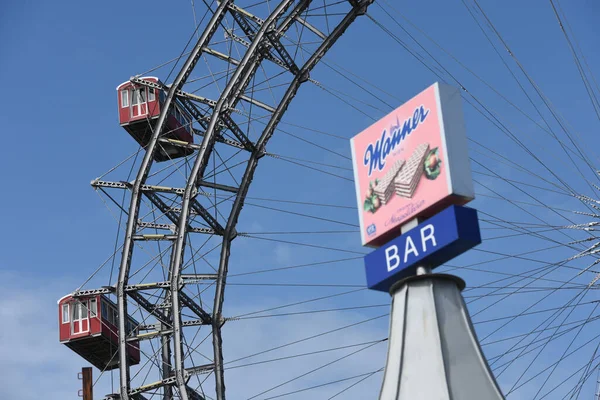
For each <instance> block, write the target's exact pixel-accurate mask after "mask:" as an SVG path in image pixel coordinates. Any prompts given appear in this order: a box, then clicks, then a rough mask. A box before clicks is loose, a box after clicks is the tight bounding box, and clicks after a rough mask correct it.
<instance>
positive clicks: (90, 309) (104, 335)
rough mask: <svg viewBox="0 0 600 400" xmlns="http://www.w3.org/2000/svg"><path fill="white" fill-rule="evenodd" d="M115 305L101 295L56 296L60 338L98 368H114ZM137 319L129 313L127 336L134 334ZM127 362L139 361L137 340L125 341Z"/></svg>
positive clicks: (116, 330) (116, 319)
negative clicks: (57, 298)
mask: <svg viewBox="0 0 600 400" xmlns="http://www.w3.org/2000/svg"><path fill="white" fill-rule="evenodd" d="M117 321H118V312H117V305H116V304H115V303H114V302H113V301H111V300H110V299H109V298H108V297H107V296H104V295H92V296H87V297H77V298H74V297H73V296H71V295H66V296H64V297H63V298H61V299H60V300H58V324H59V338H60V342H61V343H63V344H64V345H66V346H67V347H68V348H70V349H71V350H73V351H74V352H75V353H77V354H79V355H80V356H81V357H83V358H84V359H85V360H86V361H88V362H89V363H90V364H92V365H93V366H95V367H96V368H98V369H99V370H101V371H104V370H110V369H114V368H118V366H119V357H118V355H117V349H118V343H119V337H118V326H117V325H118V323H117ZM138 325H139V324H138V323H137V322H136V321H135V320H134V319H133V318H131V317H129V318H128V319H127V323H126V327H127V332H128V335H129V336H137V334H138ZM127 357H128V358H129V364H130V365H135V364H139V363H140V347H139V340H133V341H130V342H129V343H128V344H127Z"/></svg>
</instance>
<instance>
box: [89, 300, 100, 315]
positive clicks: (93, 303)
mask: <svg viewBox="0 0 600 400" xmlns="http://www.w3.org/2000/svg"><path fill="white" fill-rule="evenodd" d="M89 307H90V317H92V318H96V317H97V316H98V300H97V299H96V298H93V299H90V306H89Z"/></svg>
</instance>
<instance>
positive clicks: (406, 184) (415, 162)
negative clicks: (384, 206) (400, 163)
mask: <svg viewBox="0 0 600 400" xmlns="http://www.w3.org/2000/svg"><path fill="white" fill-rule="evenodd" d="M428 150H429V144H428V143H423V144H420V145H419V146H417V148H416V149H415V151H413V153H412V155H411V156H410V158H409V159H408V160H407V161H406V164H405V165H404V167H403V168H402V169H401V170H400V172H399V173H398V175H397V176H396V179H395V180H394V186H395V189H396V194H397V195H398V196H402V197H407V198H409V199H410V198H412V196H413V194H414V193H415V190H416V188H417V185H418V184H419V181H420V180H421V176H422V175H423V161H424V159H425V155H426V154H427V151H428Z"/></svg>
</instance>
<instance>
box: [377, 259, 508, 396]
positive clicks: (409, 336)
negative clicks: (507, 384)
mask: <svg viewBox="0 0 600 400" xmlns="http://www.w3.org/2000/svg"><path fill="white" fill-rule="evenodd" d="M425 271H426V270H425V269H424V270H423V271H422V274H421V275H417V276H413V277H410V278H406V279H404V280H401V281H399V282H398V283H396V284H395V285H394V286H392V289H391V290H390V293H391V295H392V311H391V317H390V335H389V348H388V356H387V364H386V368H385V373H384V379H383V385H382V389H381V393H380V396H379V399H380V400H409V399H410V400H413V399H436V400H480V399H486V400H501V399H504V396H503V395H502V392H501V391H500V389H499V387H498V385H497V383H496V380H495V378H494V376H493V374H492V372H491V370H490V368H489V366H488V364H487V361H486V359H485V357H484V355H483V352H482V351H481V348H480V346H479V342H478V341H477V336H476V335H475V331H474V329H473V325H472V323H471V318H470V316H469V313H468V311H467V308H466V305H465V302H464V300H463V297H462V295H461V290H462V289H463V288H464V287H465V284H464V281H462V279H460V278H458V277H455V276H452V275H445V274H431V273H425Z"/></svg>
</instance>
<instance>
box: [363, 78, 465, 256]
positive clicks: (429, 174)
mask: <svg viewBox="0 0 600 400" xmlns="http://www.w3.org/2000/svg"><path fill="white" fill-rule="evenodd" d="M351 146H352V162H353V168H354V182H355V186H356V196H357V201H358V208H359V217H360V232H361V238H362V244H363V245H366V246H371V247H377V246H380V245H382V244H383V243H385V242H387V241H388V240H390V239H391V238H392V237H395V236H398V235H400V228H399V227H400V226H401V225H402V224H404V223H406V222H407V221H409V220H411V219H413V218H417V217H423V218H427V217H430V216H432V215H433V214H435V213H436V212H439V211H440V210H442V209H444V208H446V207H448V206H449V205H452V204H458V205H463V204H466V203H468V202H469V201H471V200H472V199H473V197H474V191H473V182H472V179H471V169H470V165H469V156H468V152H467V138H466V133H465V127H464V121H463V114H462V103H461V96H460V91H459V89H457V88H454V87H451V86H448V85H444V84H440V83H435V84H434V85H432V86H430V87H429V88H427V89H425V90H424V91H423V92H421V93H420V94H418V95H417V96H415V97H413V98H412V99H411V100H409V101H408V102H406V103H405V104H403V105H402V106H400V107H398V108H397V109H395V110H394V111H392V112H391V113H389V114H388V115H386V116H385V117H383V118H382V119H380V120H379V121H377V122H375V123H374V124H373V125H371V126H370V127H368V128H367V129H365V130H364V131H362V132H361V133H359V134H358V135H356V136H355V137H354V138H352V140H351Z"/></svg>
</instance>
